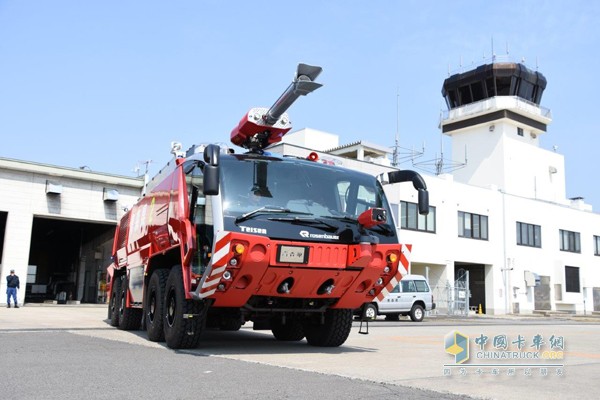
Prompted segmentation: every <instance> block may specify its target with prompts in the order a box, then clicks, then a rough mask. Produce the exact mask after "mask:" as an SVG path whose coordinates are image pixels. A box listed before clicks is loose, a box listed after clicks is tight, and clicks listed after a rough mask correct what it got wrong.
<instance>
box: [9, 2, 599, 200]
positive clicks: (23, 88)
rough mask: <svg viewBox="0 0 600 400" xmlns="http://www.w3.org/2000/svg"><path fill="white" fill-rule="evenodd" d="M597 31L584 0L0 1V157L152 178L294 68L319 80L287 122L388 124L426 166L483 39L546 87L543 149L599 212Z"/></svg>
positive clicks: (388, 141) (572, 191) (387, 137)
mask: <svg viewBox="0 0 600 400" xmlns="http://www.w3.org/2000/svg"><path fill="white" fill-rule="evenodd" d="M599 26H600V3H599V2H592V1H569V2H562V1H502V2H483V1H452V2H445V1H444V2H442V1H400V0H397V1H348V0H345V1H312V0H310V1H303V2H285V1H260V0H258V1H251V2H250V1H239V2H236V1H229V2H226V1H191V0H190V1H176V0H174V1H149V0H144V1H142V0H129V1H123V0H121V1H116V0H114V1H113V0H104V1H76V0H72V1H68V0H53V1H44V0H28V1H18V0H0V138H1V141H0V157H6V158H15V159H23V160H30V161H37V162H43V163H48V164H55V165H61V166H68V167H74V168H77V167H80V166H83V165H86V166H89V167H90V168H91V169H92V170H95V171H101V172H109V173H115V174H120V175H126V176H135V172H134V171H133V169H134V167H135V166H136V165H137V164H139V163H140V162H143V161H145V160H152V161H153V162H152V163H151V164H150V170H151V172H156V171H158V169H160V168H161V167H162V166H163V165H164V164H165V163H166V162H167V161H168V160H169V158H170V154H169V145H170V142H171V141H174V140H177V141H180V142H182V143H183V145H184V148H188V147H189V146H190V145H192V144H194V143H196V144H197V143H206V142H223V143H227V142H228V141H229V134H230V132H231V129H232V128H233V127H234V125H236V124H237V122H238V121H239V120H240V118H241V117H242V116H243V115H244V114H245V113H246V111H247V110H248V109H249V108H251V107H256V106H270V105H271V104H272V103H273V102H274V100H275V99H276V98H277V96H279V95H280V94H281V92H282V91H283V90H284V89H285V87H287V85H288V84H289V82H290V81H291V79H292V77H293V74H294V71H295V67H296V65H297V63H298V62H305V63H308V64H314V65H320V66H322V67H323V73H322V74H321V76H320V77H319V79H318V81H320V82H321V83H323V84H324V86H323V88H321V89H319V90H318V91H316V92H314V93H313V94H310V95H309V96H308V97H306V98H302V99H300V101H299V102H298V103H297V104H295V105H294V106H293V107H292V108H291V109H290V112H289V113H290V117H291V119H292V122H293V125H294V129H296V130H297V129H301V128H304V127H310V128H314V129H319V130H323V131H327V132H332V133H336V134H338V135H339V136H340V141H341V143H342V144H343V143H349V142H352V141H356V140H361V139H363V140H368V141H370V142H375V143H377V144H380V145H386V146H392V145H393V144H394V137H395V134H396V130H397V125H398V127H399V136H400V145H401V146H403V147H406V148H413V147H414V148H420V147H421V146H422V144H423V143H425V145H426V156H425V157H423V159H430V158H433V157H435V156H436V154H437V155H439V153H440V142H441V140H440V137H441V136H440V132H439V129H438V121H439V115H440V111H442V110H445V103H444V101H443V99H442V96H441V88H442V83H443V80H444V79H445V78H446V77H447V76H448V71H449V70H450V71H456V70H458V69H459V68H460V67H461V63H462V66H463V68H466V67H469V66H471V65H474V66H476V65H479V64H480V63H482V62H483V59H484V58H490V57H491V55H492V42H493V48H494V52H495V53H496V54H497V55H499V56H501V55H506V52H507V50H508V53H509V56H510V57H511V58H512V59H513V60H516V61H520V60H521V59H523V58H524V59H525V63H526V65H528V66H529V67H530V68H532V69H535V68H536V67H539V71H541V72H542V73H543V74H544V75H545V76H546V78H547V79H548V86H547V89H546V91H545V93H544V97H543V99H542V105H543V106H545V107H547V108H550V109H551V110H552V114H553V119H554V121H553V123H552V124H551V125H550V126H549V127H548V133H547V134H544V135H543V136H542V138H541V141H542V146H543V147H544V148H547V149H551V148H552V147H553V146H558V152H559V153H562V154H564V155H565V157H566V169H567V171H566V173H567V195H568V196H569V197H574V196H582V197H585V199H586V202H588V203H590V204H592V205H593V206H594V210H595V211H596V212H600V185H598V184H597V181H598V180H597V178H596V177H595V176H596V174H597V172H594V171H597V170H598V159H599V157H598V149H599V148H600V138H599V137H598V134H599V130H598V128H597V127H596V126H595V122H594V121H595V117H594V115H596V114H597V113H598V105H597V104H596V101H594V99H595V98H596V97H598V91H599V89H600V84H599V79H598V71H600V55H599V54H600V52H599V51H598V50H599V47H600V46H599V45H600V31H599V28H598V27H599ZM492 38H493V40H492ZM398 94H399V97H398V98H397V95H398ZM397 99H399V107H397ZM397 110H399V113H398V115H397ZM397 116H398V118H397ZM397 121H399V123H398V124H397ZM442 142H443V143H444V146H445V156H446V157H447V158H448V157H450V146H449V142H448V141H447V139H444V140H443V141H442ZM457 161H458V160H457ZM402 168H411V166H410V163H408V164H403V165H402Z"/></svg>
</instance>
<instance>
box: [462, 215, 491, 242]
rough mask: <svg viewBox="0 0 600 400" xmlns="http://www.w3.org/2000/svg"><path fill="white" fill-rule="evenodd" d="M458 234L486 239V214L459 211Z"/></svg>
mask: <svg viewBox="0 0 600 400" xmlns="http://www.w3.org/2000/svg"><path fill="white" fill-rule="evenodd" d="M458 236H460V237H465V238H471V239H481V240H488V217H487V216H486V215H479V214H471V213H467V212H463V211H459V212H458Z"/></svg>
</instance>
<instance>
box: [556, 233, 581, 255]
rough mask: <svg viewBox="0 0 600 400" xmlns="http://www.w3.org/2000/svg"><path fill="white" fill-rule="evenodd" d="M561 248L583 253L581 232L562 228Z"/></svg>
mask: <svg viewBox="0 0 600 400" xmlns="http://www.w3.org/2000/svg"><path fill="white" fill-rule="evenodd" d="M559 234H560V249H561V250H562V251H570V252H571V253H581V241H580V239H579V232H571V231H565V230H562V229H561V230H560V231H559Z"/></svg>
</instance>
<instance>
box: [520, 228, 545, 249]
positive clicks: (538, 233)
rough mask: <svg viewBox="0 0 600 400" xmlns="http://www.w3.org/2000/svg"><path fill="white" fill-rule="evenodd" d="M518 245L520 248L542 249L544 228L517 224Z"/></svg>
mask: <svg viewBox="0 0 600 400" xmlns="http://www.w3.org/2000/svg"><path fill="white" fill-rule="evenodd" d="M517 244H518V245H520V246H530V247H542V227H541V226H539V225H532V224H526V223H524V222H517Z"/></svg>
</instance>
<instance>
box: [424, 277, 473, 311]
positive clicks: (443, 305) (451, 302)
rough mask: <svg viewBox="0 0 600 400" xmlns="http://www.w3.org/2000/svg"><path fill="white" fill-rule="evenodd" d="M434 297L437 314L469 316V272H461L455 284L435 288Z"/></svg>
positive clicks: (447, 283)
mask: <svg viewBox="0 0 600 400" xmlns="http://www.w3.org/2000/svg"><path fill="white" fill-rule="evenodd" d="M433 297H434V300H435V303H436V311H435V312H436V313H437V314H447V315H459V316H465V317H466V316H468V315H469V306H470V304H469V298H470V297H471V292H470V291H469V271H465V270H459V271H458V273H457V279H456V280H455V281H454V282H450V281H447V282H446V284H445V285H439V286H434V287H433Z"/></svg>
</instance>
